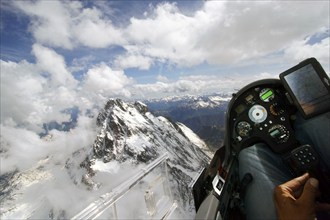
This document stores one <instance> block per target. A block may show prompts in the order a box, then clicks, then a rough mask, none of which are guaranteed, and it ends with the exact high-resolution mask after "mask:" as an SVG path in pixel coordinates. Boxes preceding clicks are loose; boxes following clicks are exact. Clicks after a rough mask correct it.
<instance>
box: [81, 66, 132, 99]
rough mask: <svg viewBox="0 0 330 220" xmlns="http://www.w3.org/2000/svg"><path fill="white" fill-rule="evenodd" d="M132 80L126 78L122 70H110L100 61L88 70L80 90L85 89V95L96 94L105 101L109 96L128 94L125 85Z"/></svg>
mask: <svg viewBox="0 0 330 220" xmlns="http://www.w3.org/2000/svg"><path fill="white" fill-rule="evenodd" d="M132 82H133V81H132V79H131V78H128V77H127V76H126V75H125V73H124V72H123V71H121V70H112V69H111V68H110V67H109V66H107V65H106V64H104V63H101V64H99V65H96V66H95V67H93V68H91V69H89V70H88V72H87V74H86V76H85V79H84V83H83V87H82V91H85V93H84V94H86V96H91V95H94V96H95V95H97V97H100V98H102V99H103V100H102V101H105V100H106V99H108V98H110V97H111V96H126V97H127V96H130V92H129V90H128V89H127V87H128V86H129V85H130V84H131V83H132ZM91 100H93V99H91Z"/></svg>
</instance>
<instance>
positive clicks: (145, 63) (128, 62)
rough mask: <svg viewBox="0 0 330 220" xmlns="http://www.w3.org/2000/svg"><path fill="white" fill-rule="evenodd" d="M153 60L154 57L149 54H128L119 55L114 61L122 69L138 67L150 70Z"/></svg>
mask: <svg viewBox="0 0 330 220" xmlns="http://www.w3.org/2000/svg"><path fill="white" fill-rule="evenodd" d="M152 62H153V61H152V59H151V58H150V57H147V56H142V55H133V54H126V55H120V56H118V57H117V58H116V59H115V61H114V65H115V66H116V67H118V68H120V69H128V68H138V69H140V70H148V69H149V68H150V66H151V65H152Z"/></svg>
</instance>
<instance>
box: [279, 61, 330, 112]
mask: <svg viewBox="0 0 330 220" xmlns="http://www.w3.org/2000/svg"><path fill="white" fill-rule="evenodd" d="M284 79H285V80H286V82H287V84H288V85H289V87H290V89H291V90H292V93H293V95H294V96H295V98H296V99H297V102H298V103H299V104H300V106H301V108H302V110H303V111H304V113H305V114H306V115H310V114H313V113H315V112H320V111H322V110H324V109H326V108H329V105H330V94H329V92H328V90H327V88H326V87H325V86H324V84H323V82H322V81H321V79H320V77H319V76H318V74H317V73H316V72H315V69H314V67H313V65H312V64H308V65H306V66H304V67H302V68H300V69H298V70H296V71H294V72H292V73H290V74H288V75H286V76H284Z"/></svg>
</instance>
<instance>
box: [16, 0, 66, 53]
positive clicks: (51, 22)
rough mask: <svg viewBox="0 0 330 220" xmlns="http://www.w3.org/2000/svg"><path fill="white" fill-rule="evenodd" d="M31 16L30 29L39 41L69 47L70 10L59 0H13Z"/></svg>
mask: <svg viewBox="0 0 330 220" xmlns="http://www.w3.org/2000/svg"><path fill="white" fill-rule="evenodd" d="M13 3H14V4H15V5H16V6H17V7H18V8H19V9H21V10H22V11H23V12H24V13H26V14H27V15H29V16H31V21H32V23H31V26H30V30H31V32H32V34H33V36H34V37H35V39H36V40H37V42H39V43H43V44H47V45H50V46H57V47H63V48H67V49H71V48H72V47H73V45H72V42H71V40H72V35H71V26H70V19H71V17H70V11H69V10H68V9H69V8H67V7H66V6H65V5H64V4H62V3H61V2H60V1H36V2H31V1H14V2H13Z"/></svg>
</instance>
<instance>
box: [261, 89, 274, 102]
mask: <svg viewBox="0 0 330 220" xmlns="http://www.w3.org/2000/svg"><path fill="white" fill-rule="evenodd" d="M259 97H260V99H261V100H262V101H264V102H269V101H271V100H272V99H274V97H275V94H274V91H273V90H271V89H268V88H267V89H262V90H261V91H260V93H259Z"/></svg>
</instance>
